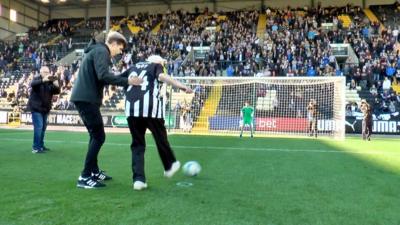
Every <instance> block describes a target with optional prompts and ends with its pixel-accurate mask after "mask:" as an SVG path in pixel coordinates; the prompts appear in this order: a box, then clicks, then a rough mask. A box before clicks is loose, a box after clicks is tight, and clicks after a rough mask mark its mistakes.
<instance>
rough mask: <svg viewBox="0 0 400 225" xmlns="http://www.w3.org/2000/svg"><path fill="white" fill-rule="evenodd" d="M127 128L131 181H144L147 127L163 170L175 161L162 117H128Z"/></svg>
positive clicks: (167, 168)
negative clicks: (130, 157) (129, 146)
mask: <svg viewBox="0 0 400 225" xmlns="http://www.w3.org/2000/svg"><path fill="white" fill-rule="evenodd" d="M128 125H129V130H130V132H131V136H132V144H131V151H132V173H133V176H132V178H133V181H134V182H135V181H142V182H146V176H145V172H144V152H145V150H146V140H145V134H146V130H147V128H148V129H149V130H150V131H151V133H152V134H153V138H154V140H155V142H156V145H157V150H158V154H159V155H160V158H161V161H162V164H163V166H164V170H169V169H170V168H171V166H172V163H173V162H175V161H176V158H175V155H174V153H173V151H172V149H171V146H170V144H169V142H168V137H167V130H166V129H165V126H164V119H154V118H137V117H133V116H130V117H128Z"/></svg>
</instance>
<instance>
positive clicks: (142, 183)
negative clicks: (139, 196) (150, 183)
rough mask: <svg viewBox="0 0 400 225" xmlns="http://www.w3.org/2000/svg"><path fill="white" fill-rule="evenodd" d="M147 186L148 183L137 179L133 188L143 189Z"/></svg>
mask: <svg viewBox="0 0 400 225" xmlns="http://www.w3.org/2000/svg"><path fill="white" fill-rule="evenodd" d="M146 188H147V184H146V183H144V182H142V181H135V183H133V190H137V191H140V190H143V189H146Z"/></svg>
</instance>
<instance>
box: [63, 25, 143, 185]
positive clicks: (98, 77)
mask: <svg viewBox="0 0 400 225" xmlns="http://www.w3.org/2000/svg"><path fill="white" fill-rule="evenodd" d="M126 44H127V42H126V39H125V37H124V36H123V35H122V34H120V33H118V32H115V31H111V32H110V33H108V35H107V39H106V43H105V44H104V43H96V41H94V40H92V41H91V43H89V46H88V48H86V49H85V57H84V58H83V61H82V64H81V67H80V69H79V72H78V77H77V79H76V81H75V84H74V87H73V90H72V95H71V101H72V102H73V103H74V104H75V106H76V108H77V110H78V112H79V115H80V117H81V119H82V121H83V123H84V124H85V126H86V128H87V130H88V132H89V135H90V140H89V147H88V152H87V155H86V160H85V166H84V169H83V171H82V173H81V175H80V176H79V178H78V183H77V187H80V188H99V187H105V184H103V183H101V182H100V181H102V180H109V179H111V177H110V176H108V175H106V174H105V173H104V171H101V170H100V169H99V166H98V164H97V155H98V154H99V152H100V148H101V146H102V145H103V143H104V141H105V138H106V135H105V132H104V124H103V118H102V116H101V113H100V106H101V104H102V101H103V89H104V85H106V84H112V85H119V86H126V85H128V84H130V85H138V84H140V83H141V79H140V78H126V77H123V76H122V75H123V74H121V75H120V76H116V75H114V74H113V73H111V72H110V64H111V57H114V56H116V55H118V54H120V53H121V52H122V49H123V48H124V47H125V46H126ZM124 73H129V70H127V71H126V72H124Z"/></svg>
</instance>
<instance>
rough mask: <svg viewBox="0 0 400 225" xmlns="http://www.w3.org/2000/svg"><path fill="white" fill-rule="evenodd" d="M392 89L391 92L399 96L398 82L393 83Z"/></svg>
mask: <svg viewBox="0 0 400 225" xmlns="http://www.w3.org/2000/svg"><path fill="white" fill-rule="evenodd" d="M392 88H393V91H394V92H396V94H398V95H400V81H397V82H396V83H395V82H393V84H392Z"/></svg>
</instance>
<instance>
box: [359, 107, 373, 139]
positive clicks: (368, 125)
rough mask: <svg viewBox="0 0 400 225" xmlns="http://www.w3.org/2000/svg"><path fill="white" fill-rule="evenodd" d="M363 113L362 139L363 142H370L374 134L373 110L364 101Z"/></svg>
mask: <svg viewBox="0 0 400 225" xmlns="http://www.w3.org/2000/svg"><path fill="white" fill-rule="evenodd" d="M361 112H362V113H363V121H362V138H363V140H368V141H370V140H371V134H372V110H371V106H370V105H369V104H368V103H367V101H365V100H364V99H363V100H362V101H361Z"/></svg>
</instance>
